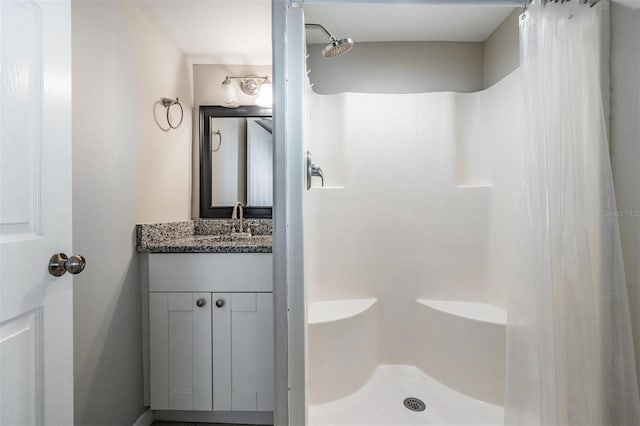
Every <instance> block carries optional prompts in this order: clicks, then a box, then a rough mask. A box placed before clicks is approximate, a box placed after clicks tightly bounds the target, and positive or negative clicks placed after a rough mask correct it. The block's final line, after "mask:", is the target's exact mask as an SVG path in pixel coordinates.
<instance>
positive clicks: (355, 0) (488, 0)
mask: <svg viewBox="0 0 640 426" xmlns="http://www.w3.org/2000/svg"><path fill="white" fill-rule="evenodd" d="M290 2H291V3H298V4H335V3H343V4H344V3H351V4H385V3H387V4H415V5H419V4H424V5H427V4H430V5H440V6H513V7H522V0H395V1H391V0H348V1H345V0H290Z"/></svg>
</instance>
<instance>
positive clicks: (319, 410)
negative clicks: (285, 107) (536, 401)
mask: <svg viewBox="0 0 640 426" xmlns="http://www.w3.org/2000/svg"><path fill="white" fill-rule="evenodd" d="M407 397H418V398H420V399H421V400H422V401H424V402H425V404H426V410H425V411H422V412H413V411H410V410H408V409H407V408H405V407H404V405H403V401H404V399H405V398H407ZM308 414H309V425H311V426H329V425H331V426H356V425H358V426H404V425H425V426H426V425H430V426H435V425H437V426H453V425H473V426H481V425H482V426H489V425H490V426H494V425H495V426H497V425H502V424H503V416H504V409H503V407H501V406H498V405H493V404H489V403H486V402H483V401H479V400H476V399H473V398H470V397H468V396H466V395H463V394H461V393H459V392H456V391H454V390H452V389H450V388H448V387H446V386H444V385H442V384H441V383H439V382H437V381H436V380H434V379H432V378H431V377H429V376H428V375H426V374H424V373H423V372H422V371H421V370H420V369H418V368H416V367H413V366H408V365H382V366H379V367H378V368H377V369H376V371H375V373H374V374H373V376H372V377H371V379H369V381H368V382H367V383H366V384H365V385H364V386H363V387H362V388H360V389H359V390H358V391H357V392H355V393H353V394H351V395H349V396H347V397H345V398H342V399H338V400H336V401H331V402H328V403H324V404H318V405H311V406H309V412H308Z"/></svg>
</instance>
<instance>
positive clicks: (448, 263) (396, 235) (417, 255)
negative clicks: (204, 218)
mask: <svg viewBox="0 0 640 426" xmlns="http://www.w3.org/2000/svg"><path fill="white" fill-rule="evenodd" d="M316 3H327V4H326V5H324V7H326V10H327V11H329V12H327V13H336V12H335V11H336V10H339V9H337V8H336V4H337V3H336V2H331V1H325V2H313V1H312V2H305V6H304V8H303V7H298V6H299V5H297V4H295V5H294V7H290V6H291V5H289V4H288V2H278V1H276V2H275V3H274V17H276V18H277V17H278V16H280V17H281V19H280V20H278V19H276V20H275V21H274V23H275V26H274V34H276V35H275V37H276V38H277V37H278V35H277V34H278V30H282V31H281V34H282V35H284V34H286V40H285V39H283V40H281V41H282V42H283V43H284V44H285V45H286V48H285V49H284V50H282V51H276V52H275V55H274V58H275V60H274V71H275V73H274V74H275V78H276V85H278V81H277V80H278V78H282V79H283V80H281V83H282V84H284V79H286V87H287V90H286V91H282V92H280V93H276V103H275V105H276V113H275V114H274V120H275V128H276V132H275V138H276V153H275V156H276V162H277V161H278V159H279V160H280V161H281V162H282V163H281V164H287V167H286V168H283V169H279V170H278V169H277V168H276V171H275V186H276V191H275V198H276V199H275V204H276V207H275V209H274V229H275V231H274V232H275V234H274V246H275V247H276V251H275V255H276V281H275V283H276V284H275V285H276V287H277V288H276V294H277V295H276V312H278V307H277V305H278V303H280V306H281V308H283V309H284V312H285V313H283V314H282V316H280V317H278V316H276V333H277V334H278V333H280V335H279V336H276V346H277V349H276V352H277V351H278V350H280V351H282V352H281V356H278V353H276V358H277V361H276V362H277V365H276V368H278V369H279V370H280V371H281V372H283V374H284V376H285V377H286V380H285V379H283V378H282V377H281V378H280V380H279V381H278V379H277V381H278V384H277V387H278V389H277V392H279V393H280V395H281V398H284V400H286V401H287V404H283V405H281V406H280V407H278V408H277V409H276V423H278V424H279V423H283V424H284V423H286V422H288V423H289V424H309V425H345V426H346V425H418V424H420V425H461V424H473V425H497V424H503V422H504V418H505V408H504V402H505V393H506V391H505V383H508V380H507V378H506V377H505V374H506V373H505V372H506V371H508V368H507V360H506V358H507V352H508V351H507V325H508V323H507V311H508V308H509V302H510V299H509V297H510V295H509V290H510V289H511V288H512V286H513V283H514V282H518V281H519V280H522V277H521V274H522V265H521V259H522V258H523V256H524V253H523V247H522V244H521V239H520V234H521V230H522V229H523V227H526V223H525V222H526V220H527V213H528V212H526V211H525V210H524V207H523V206H525V205H526V203H525V202H524V200H523V197H525V195H524V194H523V193H522V182H523V179H524V176H523V173H524V172H523V170H524V169H523V164H522V163H521V159H522V158H523V150H524V147H525V146H526V143H525V134H526V132H525V129H526V128H527V125H528V123H527V119H526V114H525V104H526V103H525V99H524V93H523V86H524V85H523V76H522V73H521V70H520V69H519V68H516V69H515V70H513V71H512V72H509V73H507V74H506V75H505V76H503V77H502V78H500V79H498V81H495V82H493V83H492V84H490V85H487V86H488V87H486V88H483V89H482V90H474V91H469V90H466V91H456V90H426V91H425V90H415V91H411V90H400V91H396V92H394V90H393V89H389V90H382V91H379V92H368V93H366V92H357V91H353V92H344V91H335V92H334V93H331V90H325V93H320V92H322V90H320V91H318V90H316V88H314V87H313V83H314V81H312V80H314V69H313V67H311V69H310V70H309V69H308V68H309V62H310V59H309V55H313V54H316V55H322V56H323V57H324V58H322V59H316V60H323V61H328V62H327V64H326V67H331V66H332V63H337V62H331V61H340V60H347V59H346V58H348V57H349V55H353V54H354V52H356V51H357V49H358V47H359V40H358V39H357V37H355V36H353V37H352V38H353V40H352V39H350V38H345V39H338V37H348V36H350V34H348V33H347V32H345V31H344V29H343V30H340V31H338V30H336V29H334V27H332V26H331V25H330V24H329V23H327V22H321V21H319V20H318V18H317V16H322V14H315V15H314V16H313V17H312V18H311V19H313V20H309V22H307V21H306V20H305V9H307V4H311V5H312V6H314V5H315V4H316ZM356 3H366V2H356ZM379 3H380V2H371V4H370V6H371V7H374V6H373V5H374V4H379ZM408 3H415V2H408ZM418 3H424V4H422V5H415V4H414V5H408V4H403V5H402V7H405V8H408V7H415V8H421V7H422V8H425V7H426V6H425V4H428V3H436V4H435V5H430V6H428V7H430V8H432V10H433V11H434V13H435V12H436V9H437V8H438V7H440V6H438V5H437V3H443V2H437V1H425V2H418ZM447 3H448V6H450V5H451V3H455V4H456V5H458V6H459V7H471V6H470V4H471V3H472V2H470V1H463V0H460V1H455V2H447ZM473 3H474V5H475V6H476V7H477V5H478V3H479V2H473ZM482 3H485V5H486V6H487V7H491V6H502V7H506V6H509V7H511V8H513V7H516V6H521V3H522V2H521V1H507V0H505V1H498V0H496V1H486V2H482ZM594 7H595V8H596V9H597V10H598V13H599V14H600V16H601V19H603V20H606V19H608V7H609V5H608V2H606V1H602V2H600V3H599V4H596V5H594ZM416 10H417V9H416ZM512 10H513V9H512ZM520 10H521V9H520ZM520 10H514V12H513V13H519V12H520ZM420 13H422V12H420ZM507 15H508V13H507ZM503 18H504V16H503ZM307 19H310V18H307ZM344 19H346V18H344ZM518 19H520V17H518ZM395 24H396V25H397V26H398V27H401V26H402V22H396V23H395ZM459 25H460V26H463V25H464V19H461V21H460V22H459ZM516 25H517V24H516ZM285 28H286V31H285V30H284V29H285ZM328 29H331V31H334V33H331V32H330V31H329V30H328ZM312 30H313V31H314V32H315V30H320V32H322V33H324V34H325V35H326V37H327V38H328V39H329V42H330V44H329V45H328V46H326V47H324V44H319V45H317V46H315V47H314V48H312V49H307V39H306V37H307V35H308V34H310V31H312ZM387 30H388V28H387ZM334 34H335V36H334ZM598 36H602V35H601V34H599V35H598ZM390 38H391V39H390V40H378V41H381V42H385V41H394V40H393V35H391V36H390ZM453 40H454V39H452V40H451V41H453ZM354 41H355V43H354ZM318 43H320V42H319V41H318ZM325 43H326V42H325ZM352 49H353V50H352ZM605 53H606V52H605ZM603 56H604V54H603ZM395 58H397V56H395V55H394V59H389V61H393V60H396V59H395ZM279 59H281V62H280V61H279ZM285 59H286V60H285ZM281 65H283V66H284V68H281V69H278V67H279V66H281ZM367 72H368V70H367V69H362V70H360V71H359V73H362V74H363V75H365V74H366V73H367ZM352 77H353V78H358V77H357V76H352ZM605 77H606V76H605ZM345 78H346V77H345ZM363 78H364V77H363ZM393 78H395V76H393V75H390V76H389V79H393ZM396 86H397V85H396ZM325 88H326V86H325V87H324V88H323V90H324V89H325ZM278 96H279V99H278ZM279 102H280V103H279ZM277 105H286V113H285V112H282V113H281V114H278V112H277ZM285 116H286V120H285ZM277 129H283V131H282V132H281V133H280V134H278V130H277ZM278 138H281V139H278ZM278 140H280V141H281V142H280V144H279V143H278ZM284 141H286V142H287V144H288V145H287V144H285V143H284ZM307 153H308V154H309V156H310V157H311V160H312V162H313V163H314V166H315V165H317V166H319V167H315V168H314V169H313V170H315V171H316V172H318V170H320V169H321V171H320V173H321V174H322V179H320V178H317V177H314V176H311V175H310V176H307V169H308V168H309V167H308V165H307V164H305V162H304V160H302V161H301V159H304V158H305V157H306V155H307ZM309 169H310V168H309ZM316 174H317V173H316ZM308 181H310V182H311V185H310V188H309V189H307V182H308ZM279 185H281V186H280V187H286V188H287V190H286V192H280V193H279V192H278V186H279ZM278 203H280V206H279V207H278ZM283 228H286V230H283ZM278 294H279V295H280V296H278ZM276 315H278V314H276ZM285 352H286V354H287V355H288V358H287V356H284V355H283V354H284V353H285ZM278 360H279V361H278ZM285 395H286V396H285ZM280 400H281V401H282V400H283V399H280Z"/></svg>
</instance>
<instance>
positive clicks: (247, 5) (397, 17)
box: [137, 0, 636, 65]
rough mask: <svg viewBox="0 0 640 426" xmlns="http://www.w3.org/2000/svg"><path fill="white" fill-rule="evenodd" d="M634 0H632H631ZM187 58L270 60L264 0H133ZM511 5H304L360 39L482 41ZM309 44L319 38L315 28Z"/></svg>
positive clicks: (334, 28) (312, 18)
mask: <svg viewBox="0 0 640 426" xmlns="http://www.w3.org/2000/svg"><path fill="white" fill-rule="evenodd" d="M634 1H636V0H634ZM137 2H138V3H139V4H140V5H141V6H142V8H143V9H144V10H145V11H146V12H147V14H148V15H149V16H150V17H151V19H152V20H153V21H154V22H155V23H156V24H157V25H158V26H159V27H160V28H161V29H162V30H163V31H164V33H165V34H166V35H167V36H168V37H169V39H171V40H172V41H173V42H174V43H175V44H176V46H177V47H178V48H179V49H180V50H181V51H182V52H183V53H184V54H185V55H186V56H188V57H190V60H191V61H192V62H193V63H204V64H215V63H217V64H244V65H261V64H270V63H271V1H270V0H137ZM512 10H513V7H504V6H468V5H466V6H434V5H415V4H414V5H412V4H367V5H362V4H353V3H350V4H349V3H347V4H339V3H332V4H325V5H305V6H304V12H305V20H306V22H314V23H319V24H322V25H324V26H326V27H327V28H328V29H329V31H331V32H333V33H334V34H335V35H336V37H338V38H342V37H351V38H352V39H354V41H356V42H365V41H476V42H479V41H484V40H486V39H487V37H488V36H489V35H490V34H491V33H492V32H493V31H494V30H495V29H496V27H497V26H498V25H500V23H501V22H502V21H503V20H504V19H505V18H506V17H507V15H509V13H510V12H511V11H512ZM307 36H308V41H309V42H310V43H325V42H326V41H327V39H326V37H325V36H324V35H323V34H322V33H321V32H320V31H317V30H310V31H307Z"/></svg>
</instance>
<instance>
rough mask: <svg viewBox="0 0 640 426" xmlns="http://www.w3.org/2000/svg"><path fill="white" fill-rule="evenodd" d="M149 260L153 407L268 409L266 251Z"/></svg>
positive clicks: (270, 301)
mask: <svg viewBox="0 0 640 426" xmlns="http://www.w3.org/2000/svg"><path fill="white" fill-rule="evenodd" d="M148 263H149V299H148V300H149V366H150V373H149V385H150V386H149V397H150V404H151V408H152V409H153V410H181V411H208V412H211V411H236V412H237V411H245V412H246V411H255V412H269V411H273V406H274V395H273V381H274V378H273V364H274V355H273V353H274V348H273V293H272V292H271V291H272V278H271V255H270V254H233V255H228V254H191V253H189V254H164V253H163V254H153V253H152V254H149V259H148ZM185 265H187V266H188V267H187V268H186V269H182V273H181V274H179V273H178V272H179V271H180V269H179V268H178V266H180V267H181V268H184V267H185ZM180 275H181V276H182V279H179V278H180ZM265 290H266V291H265Z"/></svg>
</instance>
